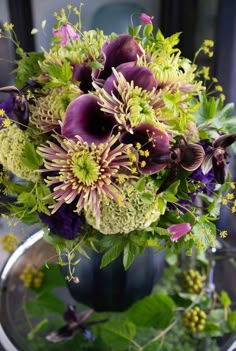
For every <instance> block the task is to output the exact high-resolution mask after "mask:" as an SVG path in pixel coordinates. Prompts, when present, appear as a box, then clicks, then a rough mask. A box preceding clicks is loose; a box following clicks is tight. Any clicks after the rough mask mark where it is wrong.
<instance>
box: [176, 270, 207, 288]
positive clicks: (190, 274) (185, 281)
mask: <svg viewBox="0 0 236 351" xmlns="http://www.w3.org/2000/svg"><path fill="white" fill-rule="evenodd" d="M181 280H182V282H181V284H182V287H183V289H184V291H186V292H188V293H190V294H197V293H199V292H200V291H201V290H202V288H203V283H204V277H203V276H202V275H201V274H200V273H199V272H198V271H197V270H194V269H189V270H188V271H186V272H183V273H182V277H181Z"/></svg>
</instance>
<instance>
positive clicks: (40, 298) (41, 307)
mask: <svg viewBox="0 0 236 351" xmlns="http://www.w3.org/2000/svg"><path fill="white" fill-rule="evenodd" d="M64 308H65V306H64V302H63V301H62V300H61V299H59V298H58V297H57V296H55V295H54V294H52V293H49V292H44V293H42V294H40V295H37V296H36V298H35V299H32V300H31V301H29V302H27V303H26V309H27V311H28V313H29V314H31V315H33V316H48V315H49V314H50V313H59V314H61V315H62V314H63V312H64Z"/></svg>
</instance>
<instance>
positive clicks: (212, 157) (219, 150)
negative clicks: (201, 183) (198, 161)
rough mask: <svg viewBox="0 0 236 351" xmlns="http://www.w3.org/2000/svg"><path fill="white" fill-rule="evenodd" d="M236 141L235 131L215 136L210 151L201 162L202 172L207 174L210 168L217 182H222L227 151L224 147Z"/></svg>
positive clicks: (224, 175)
mask: <svg viewBox="0 0 236 351" xmlns="http://www.w3.org/2000/svg"><path fill="white" fill-rule="evenodd" d="M235 141H236V133H233V134H226V135H222V136H220V137H219V138H217V139H216V140H215V141H214V142H213V144H212V148H211V149H210V151H209V152H208V153H207V155H206V157H205V159H204V162H203V164H202V172H203V174H207V173H208V172H209V171H210V170H211V169H212V168H213V171H214V176H215V179H216V181H217V182H218V183H219V184H224V182H225V178H226V170H227V169H226V167H227V159H228V156H229V155H228V153H227V151H226V149H227V148H228V147H229V146H230V145H232V144H233V143H234V142H235Z"/></svg>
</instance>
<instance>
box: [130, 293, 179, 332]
mask: <svg viewBox="0 0 236 351" xmlns="http://www.w3.org/2000/svg"><path fill="white" fill-rule="evenodd" d="M174 307H175V303H174V301H173V300H172V299H171V298H170V297H169V296H166V295H164V294H160V293H157V294H155V295H151V296H147V297H145V298H144V299H142V300H140V301H138V302H136V303H135V304H134V305H132V306H131V307H130V309H129V310H128V311H127V316H128V318H129V319H130V320H131V321H132V322H134V323H135V324H136V325H138V326H144V327H153V328H157V329H164V328H166V327H167V326H168V325H169V323H170V321H171V319H172V318H173V316H174Z"/></svg>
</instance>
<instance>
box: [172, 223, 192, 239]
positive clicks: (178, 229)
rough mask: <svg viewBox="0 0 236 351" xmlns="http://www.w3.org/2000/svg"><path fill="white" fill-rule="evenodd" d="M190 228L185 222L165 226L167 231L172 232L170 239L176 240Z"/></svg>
mask: <svg viewBox="0 0 236 351" xmlns="http://www.w3.org/2000/svg"><path fill="white" fill-rule="evenodd" d="M191 228H192V227H191V225H190V224H189V223H187V222H185V223H179V224H172V225H171V226H169V227H168V228H167V230H168V232H170V233H171V234H172V235H171V237H170V240H171V241H177V240H178V239H179V238H181V237H182V236H184V235H185V234H187V233H188V232H189V231H190V230H191Z"/></svg>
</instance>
